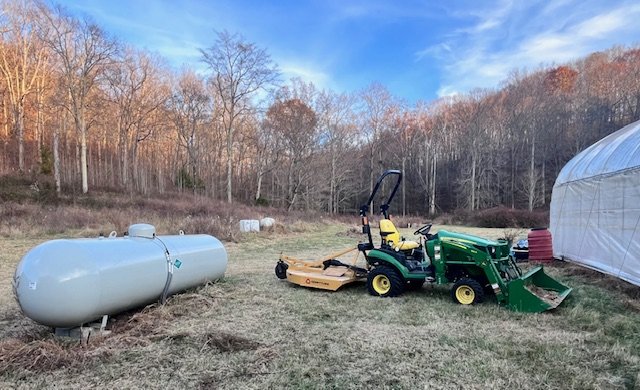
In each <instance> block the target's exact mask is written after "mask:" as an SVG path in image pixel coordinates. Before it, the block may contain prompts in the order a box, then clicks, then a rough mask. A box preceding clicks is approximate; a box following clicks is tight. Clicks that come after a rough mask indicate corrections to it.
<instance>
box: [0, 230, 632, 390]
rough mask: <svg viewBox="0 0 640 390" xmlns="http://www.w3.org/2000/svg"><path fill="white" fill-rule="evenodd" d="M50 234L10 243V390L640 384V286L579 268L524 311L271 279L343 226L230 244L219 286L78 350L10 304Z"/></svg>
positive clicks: (3, 381)
mask: <svg viewBox="0 0 640 390" xmlns="http://www.w3.org/2000/svg"><path fill="white" fill-rule="evenodd" d="M438 228H439V227H436V228H435V230H437V229H438ZM450 229H451V230H456V231H464V232H469V233H472V234H480V235H483V236H487V237H493V238H497V237H499V236H501V235H502V234H503V230H502V229H473V228H450ZM72 235H74V234H72ZM75 235H77V234H75ZM405 235H407V236H409V234H408V232H405ZM51 238H53V237H44V236H40V237H37V238H11V239H9V238H0V253H1V254H2V255H1V257H2V262H3V267H2V268H0V280H1V283H0V288H1V292H2V294H1V297H0V339H1V341H0V387H1V388H14V387H18V388H21V387H24V388H44V387H47V388H50V387H59V388H87V387H97V386H106V387H108V388H230V389H238V388H259V389H263V388H372V387H379V388H407V389H414V388H443V389H451V388H461V389H462V388H463V389H472V388H514V389H515V388H536V389H556V388H575V389H609V388H612V389H624V388H628V389H631V388H638V387H640V374H639V373H640V304H639V302H640V293H639V292H638V290H640V289H639V288H637V287H634V286H629V285H627V284H626V283H623V282H620V281H617V280H616V279H613V278H609V277H606V276H602V275H600V274H598V273H595V272H592V271H588V270H583V269H581V268H577V267H575V266H571V265H567V264H563V263H561V264H559V265H555V266H551V267H547V272H548V273H550V274H551V275H553V276H554V277H557V278H558V279H559V280H561V281H563V282H565V283H567V284H569V285H570V286H571V287H573V288H574V291H573V293H572V295H571V296H570V297H569V298H568V299H567V300H566V301H565V302H564V303H563V304H562V305H561V306H560V307H559V308H558V309H556V310H554V311H552V312H547V313H542V314H520V313H514V312H510V311H508V310H506V309H504V308H501V307H499V306H497V305H496V304H495V301H492V300H491V299H489V300H488V301H487V302H485V303H483V304H480V305H476V306H471V307H466V306H461V305H456V304H454V303H453V302H452V300H451V298H450V295H449V291H448V289H447V288H446V287H438V286H431V285H425V286H423V288H422V290H421V291H416V292H410V293H406V294H405V295H403V296H402V297H399V298H390V299H382V298H375V297H372V296H369V295H368V294H367V292H366V288H365V286H364V285H362V284H360V285H353V286H349V287H346V288H344V289H343V290H341V291H338V292H335V293H332V292H324V291H318V290H310V289H305V288H302V287H298V286H294V285H292V284H289V283H287V282H286V281H281V280H278V279H277V278H276V277H275V275H274V273H273V268H274V266H275V263H276V260H277V258H278V255H279V254H280V253H281V252H284V253H286V254H290V255H296V256H299V257H303V258H314V257H316V256H320V255H323V254H326V253H328V251H331V250H332V249H340V248H342V247H347V246H349V245H352V244H354V242H355V241H356V240H357V239H359V238H360V237H359V236H358V235H354V234H353V233H350V232H349V227H348V226H347V225H337V226H333V225H319V226H318V227H314V228H312V229H310V230H309V231H307V232H304V233H290V234H287V235H277V234H275V235H269V234H266V235H262V234H261V235H257V236H251V237H243V238H242V239H241V240H240V242H237V243H229V244H226V247H227V249H228V252H229V268H228V271H227V276H226V278H225V279H224V280H223V281H221V282H219V283H216V284H210V285H207V286H203V287H201V288H198V289H195V290H192V291H188V292H185V293H183V294H178V295H176V296H174V297H172V298H171V299H170V300H169V301H168V303H167V304H166V305H165V306H162V307H158V306H156V305H151V306H149V307H147V308H145V309H143V310H141V311H137V312H132V313H127V314H125V315H121V316H118V317H116V318H115V321H113V322H112V329H113V334H112V335H111V336H109V337H107V338H104V339H102V340H94V341H93V342H91V343H90V344H89V345H88V346H81V345H79V343H78V342H69V341H60V340H58V339H54V338H53V337H52V336H51V335H50V332H49V330H48V329H47V328H45V327H42V326H40V325H37V324H34V323H33V322H32V321H30V320H28V319H25V318H24V317H23V316H22V315H21V314H20V312H19V310H18V307H17V305H16V303H15V302H14V299H13V296H12V292H11V287H10V280H11V277H12V274H13V271H14V269H15V265H16V264H17V262H18V261H19V260H20V257H21V256H22V255H23V254H24V253H25V252H26V251H27V250H28V249H29V248H31V247H33V246H34V245H36V244H38V243H40V242H42V241H44V240H47V239H51Z"/></svg>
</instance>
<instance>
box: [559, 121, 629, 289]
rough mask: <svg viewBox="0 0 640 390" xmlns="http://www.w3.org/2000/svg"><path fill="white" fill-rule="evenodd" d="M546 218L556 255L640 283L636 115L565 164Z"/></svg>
mask: <svg viewBox="0 0 640 390" xmlns="http://www.w3.org/2000/svg"><path fill="white" fill-rule="evenodd" d="M550 219H551V221H550V222H551V226H550V230H551V233H552V235H553V254H554V256H555V257H558V258H564V259H565V260H569V261H573V262H576V263H580V264H583V265H585V266H587V267H590V268H593V269H596V270H599V271H602V272H605V273H607V274H610V275H613V276H616V277H618V278H621V279H624V280H626V281H628V282H631V283H633V284H636V285H639V286H640V226H639V225H640V121H638V122H634V123H631V124H629V125H627V126H625V127H624V128H622V129H621V130H619V131H617V132H615V133H613V134H611V135H609V136H607V137H605V138H603V139H602V140H600V141H598V142H596V143H595V144H593V145H591V146H590V147H589V148H587V149H585V150H584V151H582V152H581V153H579V154H578V155H577V156H575V157H574V158H573V159H571V161H569V162H568V163H567V165H565V167H564V168H563V169H562V171H561V172H560V175H558V178H557V179H556V183H555V185H554V186H553V194H552V197H551V215H550Z"/></svg>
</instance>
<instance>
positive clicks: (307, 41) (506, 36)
mask: <svg viewBox="0 0 640 390" xmlns="http://www.w3.org/2000/svg"><path fill="white" fill-rule="evenodd" d="M59 3H60V4H62V5H63V6H65V7H66V8H67V9H68V10H70V11H71V12H72V13H74V14H77V15H88V16H89V17H91V18H93V19H94V20H95V21H96V22H98V23H99V24H100V25H101V26H102V27H103V28H104V29H105V30H106V31H107V32H109V33H110V34H113V35H115V36H116V37H118V38H119V39H121V40H122V41H125V42H127V43H130V44H132V45H134V46H137V47H140V48H147V49H148V50H150V51H153V52H157V53H159V54H160V55H162V56H163V57H165V58H166V59H167V60H168V62H169V63H170V64H171V65H173V66H174V67H175V68H176V69H179V68H180V67H181V66H182V65H183V64H186V65H188V66H191V67H193V68H195V69H203V65H202V63H201V62H200V61H199V58H200V56H199V52H198V48H206V47H208V46H211V45H212V44H213V42H214V39H215V34H214V30H223V29H226V30H228V31H230V32H239V33H241V34H242V35H244V37H245V38H246V39H247V40H249V41H251V42H254V43H256V44H257V45H258V46H260V47H263V48H265V49H266V50H267V51H268V52H269V54H270V55H271V56H272V58H273V59H274V61H275V62H276V63H278V65H279V67H280V69H281V71H282V73H283V79H285V80H287V79H289V78H291V77H300V78H302V79H304V80H306V81H312V82H313V83H314V84H316V86H318V87H320V88H330V89H333V90H335V91H338V92H352V91H358V90H360V89H363V88H365V87H366V86H367V85H369V84H371V83H372V82H380V83H382V84H384V85H385V86H387V88H388V89H389V90H390V91H391V93H393V94H394V95H396V96H398V97H400V98H404V99H406V100H407V101H409V102H415V101H417V100H427V101H428V100H432V99H435V98H437V97H439V96H444V95H450V94H455V93H464V92H468V91H470V90H472V89H474V88H493V87H497V86H499V85H500V82H502V81H503V80H505V79H506V78H507V77H508V76H509V73H510V72H511V71H513V70H515V69H525V68H526V69H536V68H538V67H539V66H541V65H551V64H559V63H563V62H566V61H570V60H573V59H576V58H579V57H582V56H584V55H586V54H588V53H591V52H593V51H597V50H602V49H606V48H609V47H611V46H613V45H621V46H625V45H626V46H629V45H636V44H640V23H638V22H637V21H638V20H640V2H638V1H637V0H636V1H627V0H611V1H590V0H556V1H527V0H520V1H516V0H514V1H509V0H502V1H501V0H498V1H428V0H424V1H412V0H404V1H399V0H398V1H392V0H389V1H382V0H361V1H350V0H343V1H339V0H323V1H320V0H318V1H303V0H299V1H294V0H291V1H290V0H282V1H270V2H268V1H248V0H211V1H206V0H201V1H195V0H184V1H179V0H173V1H170V0H169V1H165V0H76V1H73V0H64V1H60V2H59Z"/></svg>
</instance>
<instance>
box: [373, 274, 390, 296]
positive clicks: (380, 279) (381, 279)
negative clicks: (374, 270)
mask: <svg viewBox="0 0 640 390" xmlns="http://www.w3.org/2000/svg"><path fill="white" fill-rule="evenodd" d="M373 289H374V290H375V291H376V292H377V293H378V294H380V295H384V294H386V293H388V292H389V291H390V290H391V281H390V280H389V278H387V277H386V276H385V275H376V276H375V277H374V278H373Z"/></svg>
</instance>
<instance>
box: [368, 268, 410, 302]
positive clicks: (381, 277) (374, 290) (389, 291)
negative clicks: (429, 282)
mask: <svg viewBox="0 0 640 390" xmlns="http://www.w3.org/2000/svg"><path fill="white" fill-rule="evenodd" d="M404 285H405V282H404V280H403V279H402V277H401V276H400V275H398V272H397V271H396V270H395V269H393V268H391V267H387V266H384V265H382V266H379V267H375V268H374V269H373V270H371V271H370V272H369V275H368V276H367V289H368V290H369V294H371V295H373V296H377V297H396V296H398V295H401V294H402V293H403V292H404Z"/></svg>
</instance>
